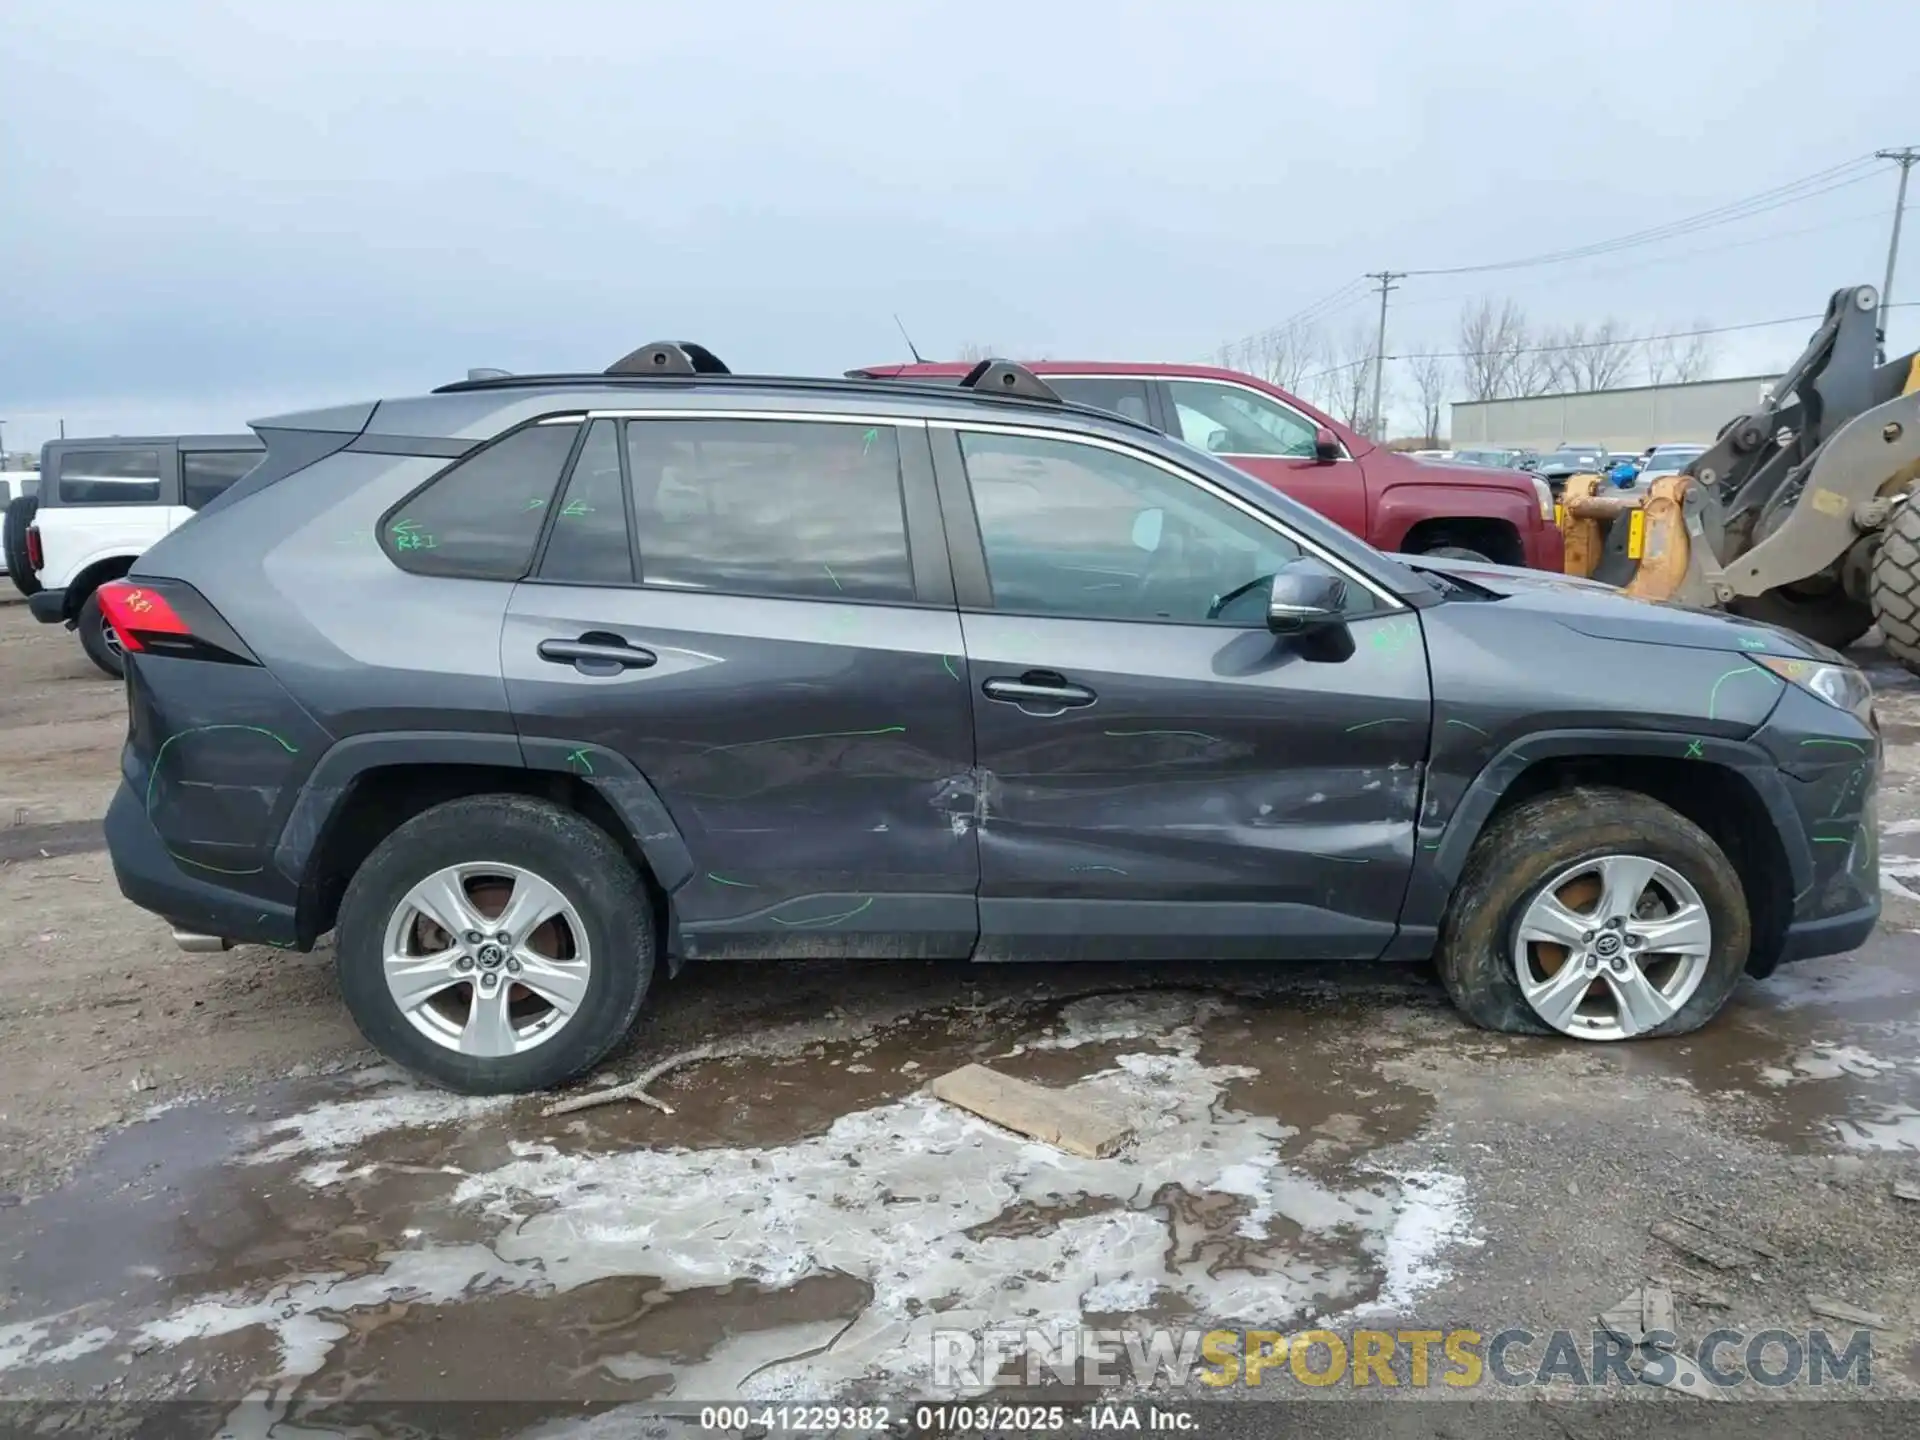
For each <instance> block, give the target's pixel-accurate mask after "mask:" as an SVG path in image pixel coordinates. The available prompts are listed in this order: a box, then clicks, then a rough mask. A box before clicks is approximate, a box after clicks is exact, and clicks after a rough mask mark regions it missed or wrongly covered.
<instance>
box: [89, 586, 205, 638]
mask: <svg viewBox="0 0 1920 1440" xmlns="http://www.w3.org/2000/svg"><path fill="white" fill-rule="evenodd" d="M95 593H96V594H97V595H99V597H100V613H101V614H102V615H104V616H105V617H106V621H107V623H108V624H109V625H111V626H112V627H113V632H114V634H116V635H118V636H119V637H120V645H121V648H123V649H126V650H133V651H143V650H145V649H146V646H145V645H143V644H141V641H140V637H141V636H142V635H192V634H193V630H192V629H191V627H189V626H188V624H187V622H186V621H184V620H182V619H181V618H180V616H179V613H178V612H177V611H175V610H174V608H173V606H171V605H169V604H168V603H167V600H166V597H165V596H164V595H162V594H160V593H159V592H158V591H157V590H154V589H151V588H149V587H148V586H145V585H138V584H135V583H134V582H133V581H131V580H109V581H108V582H107V583H106V584H104V585H102V586H101V587H100V588H99V590H98V591H96V592H95Z"/></svg>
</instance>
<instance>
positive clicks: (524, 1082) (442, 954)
mask: <svg viewBox="0 0 1920 1440" xmlns="http://www.w3.org/2000/svg"><path fill="white" fill-rule="evenodd" d="M337 944H338V967H339V974H340V989H341V993H342V994H343V996H344V997H345V999H346V1002H347V1008H348V1009H349V1010H350V1011H351V1012H352V1014H353V1018H354V1020H355V1021H356V1022H357V1023H358V1025H359V1027H360V1030H361V1033H362V1034H364V1035H365V1036H366V1037H367V1039H368V1040H369V1041H371V1042H372V1043H373V1044H374V1045H375V1046H377V1047H378V1048H379V1049H380V1051H381V1052H382V1053H383V1054H385V1055H386V1056H387V1057H388V1058H390V1059H392V1060H394V1061H395V1062H396V1063H398V1064H400V1065H403V1066H405V1067H406V1068H407V1069H409V1070H411V1071H413V1072H414V1073H415V1074H417V1075H420V1076H421V1077H423V1078H425V1079H427V1080H430V1081H432V1082H434V1083H435V1084H438V1085H444V1086H446V1087H447V1088H448V1089H451V1090H459V1091H463V1092H465V1093H467V1094H470V1095H490V1094H508V1093H518V1092H522V1091H528V1090H542V1089H546V1088H547V1087H549V1086H552V1085H558V1084H560V1083H561V1082H562V1081H565V1080H569V1079H571V1078H572V1077H574V1076H575V1075H578V1074H579V1073H580V1072H581V1071H583V1070H585V1069H587V1068H588V1067H589V1066H591V1065H593V1064H594V1063H595V1062H596V1061H598V1060H599V1059H601V1057H603V1056H604V1055H605V1054H606V1053H607V1052H608V1051H609V1050H611V1049H612V1048H613V1046H614V1045H616V1044H617V1043H618V1042H619V1041H620V1039H621V1037H622V1036H624V1035H625V1034H626V1033H627V1031H628V1030H629V1029H630V1028H631V1027H632V1025H633V1020H634V1017H635V1016H636V1015H637V1014H638V1013H639V1010H640V1002H641V1000H642V999H643V998H644V997H645V995H646V991H647V985H648V983H649V981H650V980H651V979H652V977H653V924H652V916H651V914H650V912H649V908H648V903H647V900H646V897H645V891H644V889H643V887H642V886H641V885H640V883H639V877H638V876H637V875H635V874H634V871H633V867H632V865H631V864H629V863H628V861H627V858H626V856H625V855H624V854H622V853H621V850H620V848H619V846H617V845H616V844H615V843H614V842H613V840H612V839H611V838H610V837H609V836H608V835H607V834H606V832H605V831H603V830H601V829H600V828H599V827H598V826H595V825H593V824H591V823H590V822H588V821H586V820H583V819H582V818H581V817H580V816H578V815H576V814H573V813H572V812H570V811H567V810H563V809H561V808H560V807H559V806H557V805H552V804H549V803H547V802H546V801H543V800H533V799H529V798H527V797H524V796H519V795H482V796H476V797H473V798H471V799H465V800H454V801H449V802H448V803H446V804H444V805H437V806H435V807H434V808H433V809H431V810H427V811H425V812H423V813H422V814H420V815H417V816H415V817H414V818H413V819H411V820H409V821H408V822H407V823H406V824H404V825H402V826H400V827H399V828H398V829H397V830H395V831H394V832H393V833H392V834H391V835H389V836H388V837H387V838H386V839H385V840H383V841H382V842H381V843H380V844H379V845H378V846H377V847H376V848H375V849H374V851H373V853H372V854H371V855H369V856H368V857H367V858H366V860H365V861H364V862H363V863H362V864H361V866H360V868H359V870H358V871H356V872H355V874H354V877H353V880H352V882H351V884H349V885H348V887H347V893H346V896H345V898H344V899H343V900H342V901H341V905H340V921H339V927H338V941H337Z"/></svg>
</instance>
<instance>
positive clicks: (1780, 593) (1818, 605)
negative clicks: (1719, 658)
mask: <svg viewBox="0 0 1920 1440" xmlns="http://www.w3.org/2000/svg"><path fill="white" fill-rule="evenodd" d="M1727 608H1728V609H1730V610H1732V611H1733V613H1734V614H1736V615H1740V616H1744V617H1745V618H1746V619H1748V620H1758V621H1759V622H1760V623H1761V624H1763V625H1778V626H1780V627H1781V628H1783V629H1786V630H1791V631H1793V633H1794V634H1796V635H1804V636H1806V637H1807V639H1809V640H1811V641H1813V642H1814V643H1815V644H1816V645H1825V646H1826V647H1827V648H1828V649H1830V650H1844V649H1846V648H1847V646H1849V645H1851V644H1853V642H1854V641H1856V640H1858V639H1859V638H1860V637H1861V636H1862V635H1864V634H1866V633H1867V631H1869V630H1871V629H1872V628H1873V611H1872V610H1871V609H1870V608H1869V607H1868V606H1865V605H1862V604H1861V603H1860V602H1859V601H1858V600H1850V599H1848V598H1847V596H1846V595H1844V594H1842V593H1841V592H1840V591H1839V590H1832V591H1829V592H1828V593H1826V594H1824V595H1801V594H1796V593H1795V592H1794V591H1792V590H1786V589H1781V590H1769V591H1768V592H1767V593H1766V594H1764V595H1755V596H1752V597H1750V598H1748V599H1744V600H1736V601H1734V602H1733V604H1731V605H1729V606H1728V607H1727Z"/></svg>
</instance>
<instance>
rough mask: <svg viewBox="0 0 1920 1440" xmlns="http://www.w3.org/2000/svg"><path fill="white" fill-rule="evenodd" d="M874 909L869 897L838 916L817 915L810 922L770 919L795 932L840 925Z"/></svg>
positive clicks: (776, 916)
mask: <svg viewBox="0 0 1920 1440" xmlns="http://www.w3.org/2000/svg"><path fill="white" fill-rule="evenodd" d="M872 908H873V897H872V896H871V895H869V896H868V897H867V898H866V899H864V900H862V901H861V902H860V903H859V904H858V905H856V906H854V907H853V909H851V910H844V911H842V912H841V913H840V914H838V915H816V916H814V917H813V918H812V919H810V920H782V919H781V918H780V917H779V916H778V915H774V916H770V917H769V918H770V919H771V920H772V921H773V923H774V924H776V925H786V926H790V927H791V928H793V929H795V930H807V929H812V928H813V927H815V926H820V925H838V924H839V923H840V922H841V921H842V920H851V919H852V918H853V917H854V916H856V915H859V914H863V913H864V912H866V911H868V910H871V909H872Z"/></svg>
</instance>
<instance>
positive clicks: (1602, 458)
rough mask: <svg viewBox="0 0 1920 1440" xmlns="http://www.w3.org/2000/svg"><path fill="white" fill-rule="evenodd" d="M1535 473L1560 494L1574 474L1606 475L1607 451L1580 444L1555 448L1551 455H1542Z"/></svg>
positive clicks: (1555, 492)
mask: <svg viewBox="0 0 1920 1440" xmlns="http://www.w3.org/2000/svg"><path fill="white" fill-rule="evenodd" d="M1533 473H1534V474H1535V475H1538V476H1539V477H1540V478H1541V479H1542V480H1544V481H1546V482H1547V484H1548V485H1549V486H1550V487H1551V488H1552V490H1553V493H1554V494H1556V495H1558V494H1559V493H1560V491H1561V489H1562V488H1563V487H1565V485H1566V483H1567V479H1568V477H1569V476H1573V475H1604V474H1606V473H1607V452H1606V451H1605V450H1602V449H1601V448H1600V447H1599V446H1597V445H1594V446H1586V445H1583V446H1578V447H1569V448H1563V449H1559V450H1555V451H1554V452H1553V453H1552V454H1551V455H1543V456H1541V457H1540V463H1539V464H1538V465H1536V466H1534V468H1533Z"/></svg>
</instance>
